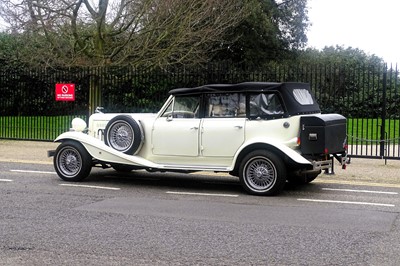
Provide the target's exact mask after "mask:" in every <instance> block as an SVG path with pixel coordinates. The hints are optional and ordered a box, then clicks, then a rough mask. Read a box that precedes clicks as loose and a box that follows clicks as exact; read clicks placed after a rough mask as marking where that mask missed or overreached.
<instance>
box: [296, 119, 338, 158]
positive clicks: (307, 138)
mask: <svg viewBox="0 0 400 266" xmlns="http://www.w3.org/2000/svg"><path fill="white" fill-rule="evenodd" d="M300 130H301V132H300V141H301V142H300V143H301V144H300V145H301V153H302V154H315V155H317V154H326V153H328V154H334V153H341V152H343V151H344V145H345V144H346V118H345V117H344V116H342V115H339V114H319V115H313V116H302V117H301V119H300Z"/></svg>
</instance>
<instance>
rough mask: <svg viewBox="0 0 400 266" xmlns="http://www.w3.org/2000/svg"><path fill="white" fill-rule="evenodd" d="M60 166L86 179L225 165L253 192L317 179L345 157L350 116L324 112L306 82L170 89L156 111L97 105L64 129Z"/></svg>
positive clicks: (57, 157)
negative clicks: (109, 171)
mask: <svg viewBox="0 0 400 266" xmlns="http://www.w3.org/2000/svg"><path fill="white" fill-rule="evenodd" d="M55 141H56V142H61V144H60V145H59V146H58V148H57V150H56V151H53V152H50V155H52V156H54V167H55V170H56V172H57V174H58V175H59V176H60V177H61V178H62V179H63V180H66V181H80V180H82V179H84V178H85V177H87V176H88V175H89V173H90V171H91V168H92V167H93V166H101V167H103V168H106V167H113V168H114V169H115V170H117V171H131V170H139V169H145V170H148V171H175V172H188V173H189V172H195V171H214V172H227V173H230V174H231V175H233V176H238V177H239V179H240V183H241V184H242V186H243V188H244V189H245V190H246V191H247V192H248V193H250V194H255V195H274V194H277V193H279V192H280V191H281V190H282V188H283V187H284V185H285V182H286V181H287V180H289V181H293V182H303V183H307V182H311V181H312V180H313V179H315V178H316V177H317V176H318V174H320V173H321V170H325V169H329V168H331V167H332V164H333V158H336V159H338V160H339V161H340V162H341V164H342V166H345V161H346V118H345V117H343V116H341V115H339V114H321V111H320V108H319V106H318V104H317V103H316V101H315V98H314V97H313V95H312V93H311V91H310V86H309V84H306V83H271V82H246V83H239V84H217V85H204V86H200V87H196V88H180V89H174V90H171V91H170V97H169V98H168V100H167V101H166V102H165V104H164V106H163V107H162V108H161V109H160V111H159V112H158V113H157V114H142V113H132V114H128V113H126V114H115V113H108V114H106V113H96V114H93V115H92V116H90V118H89V126H88V127H86V123H85V122H84V121H83V120H81V119H77V118H75V119H74V120H73V121H72V129H71V131H69V132H66V133H63V134H61V135H60V136H59V137H58V138H57V139H56V140H55Z"/></svg>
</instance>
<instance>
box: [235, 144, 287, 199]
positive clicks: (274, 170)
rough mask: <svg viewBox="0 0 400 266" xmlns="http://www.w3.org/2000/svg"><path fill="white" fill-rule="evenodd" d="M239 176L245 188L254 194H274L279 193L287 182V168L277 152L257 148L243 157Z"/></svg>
mask: <svg viewBox="0 0 400 266" xmlns="http://www.w3.org/2000/svg"><path fill="white" fill-rule="evenodd" d="M239 178H240V182H241V184H242V186H243V188H244V189H245V190H246V191H247V192H248V193H250V194H253V195H264V196H272V195H276V194H278V193H279V192H280V191H281V190H282V189H283V187H284V186H285V182H286V168H285V165H284V163H283V161H282V159H281V158H280V157H279V156H277V155H276V154H274V153H272V152H270V151H265V150H256V151H253V152H251V153H249V154H248V155H247V156H245V158H244V159H243V161H242V163H241V165H240V169H239Z"/></svg>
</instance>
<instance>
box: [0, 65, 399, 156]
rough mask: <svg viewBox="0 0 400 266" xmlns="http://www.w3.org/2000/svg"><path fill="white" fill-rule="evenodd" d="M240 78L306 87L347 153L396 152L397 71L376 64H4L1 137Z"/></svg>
mask: <svg viewBox="0 0 400 266" xmlns="http://www.w3.org/2000/svg"><path fill="white" fill-rule="evenodd" d="M244 81H274V82H283V81H300V82H307V83H310V84H311V87H312V90H313V92H314V94H315V96H316V98H317V99H318V102H319V104H320V106H321V109H322V111H323V112H324V113H331V112H335V113H340V114H343V115H345V116H346V117H347V118H348V140H349V144H350V146H349V147H350V148H349V151H350V154H351V155H353V156H354V157H369V158H389V159H400V157H399V148H398V147H399V145H398V144H399V138H400V137H399V131H400V108H399V107H400V94H399V93H400V88H399V87H400V84H399V69H398V68H397V65H396V66H387V65H382V66H379V67H377V66H376V65H374V66H369V65H359V66H354V65H353V66H346V65H311V64H308V65H307V64H303V65H296V66H293V65H282V64H271V65H270V66H269V67H266V68H263V69H259V70H254V69H252V70H248V69H246V68H243V67H235V66H232V65H230V64H215V65H209V66H208V67H207V68H190V69H188V68H171V69H163V70H160V69H158V70H145V69H134V68H130V67H120V68H115V67H113V68H66V69H2V68H1V67H0V139H1V138H3V139H26V140H45V141H51V140H53V139H54V138H55V137H56V136H57V135H59V134H60V133H62V132H64V131H66V130H68V129H69V127H70V122H71V120H72V118H73V117H76V116H80V117H83V118H86V119H87V118H88V116H89V115H90V114H91V113H93V112H94V109H95V108H96V106H99V105H101V106H103V107H104V108H105V111H106V112H156V111H157V110H158V109H159V108H160V106H161V104H162V103H163V102H164V100H165V99H166V97H167V96H168V91H169V90H170V89H173V88H177V87H193V86H199V85H202V84H210V83H238V82H244ZM57 83H72V84H74V85H75V101H68V102H63V101H56V100H55V97H56V95H55V86H56V84H57Z"/></svg>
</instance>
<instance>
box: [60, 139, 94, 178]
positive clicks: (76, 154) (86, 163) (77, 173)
mask: <svg viewBox="0 0 400 266" xmlns="http://www.w3.org/2000/svg"><path fill="white" fill-rule="evenodd" d="M53 163H54V169H55V170H56V172H57V174H58V176H59V177H60V178H61V179H63V180H65V181H81V180H83V179H84V178H86V177H87V176H88V175H89V173H90V171H91V169H92V157H91V156H90V154H89V153H88V152H87V151H86V149H85V148H84V147H83V146H82V144H80V143H78V142H75V141H66V142H63V143H62V144H60V145H59V146H58V147H57V150H56V153H55V155H54V159H53Z"/></svg>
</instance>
